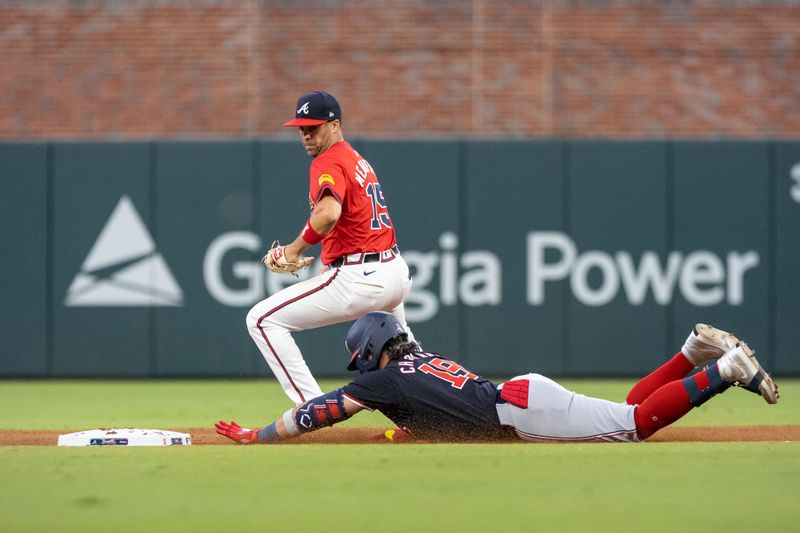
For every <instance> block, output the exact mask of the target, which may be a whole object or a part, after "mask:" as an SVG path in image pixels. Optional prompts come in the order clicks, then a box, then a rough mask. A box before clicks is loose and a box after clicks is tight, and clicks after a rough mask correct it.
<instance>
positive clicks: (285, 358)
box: [247, 91, 411, 404]
mask: <svg viewBox="0 0 800 533" xmlns="http://www.w3.org/2000/svg"><path fill="white" fill-rule="evenodd" d="M341 121H342V113H341V108H340V107H339V103H338V102H337V101H336V99H335V98H334V97H333V96H332V95H330V94H328V93H325V92H321V91H315V92H312V93H308V94H304V95H302V96H301V97H300V98H299V99H298V101H297V108H296V112H295V118H294V119H293V120H290V121H289V122H286V123H285V124H284V126H293V127H297V128H299V131H300V139H301V142H302V143H303V147H304V148H305V150H306V153H308V155H309V156H311V157H313V158H314V159H313V161H312V163H311V170H310V176H309V204H310V207H311V215H310V217H309V219H308V221H307V222H306V224H305V227H304V228H303V230H302V231H301V232H300V235H298V236H297V238H296V239H295V240H294V241H293V242H291V243H290V244H287V245H286V246H282V247H279V248H275V249H273V250H271V251H270V254H269V255H271V257H269V256H268V257H267V258H266V259H267V264H268V266H269V265H270V263H273V264H281V262H283V263H286V262H288V263H293V262H301V263H302V262H303V260H304V259H303V252H305V251H306V250H307V249H308V248H310V247H311V246H314V245H315V244H318V243H320V244H321V245H322V254H321V259H322V263H323V264H324V265H326V266H327V267H328V268H327V269H326V270H324V271H323V272H322V273H320V274H318V275H317V276H315V277H313V278H311V279H308V280H306V281H303V282H300V283H297V284H295V285H292V286H290V287H287V288H286V289H284V290H282V291H280V292H278V293H276V294H274V295H272V296H270V297H269V298H267V299H266V300H263V301H261V302H259V303H258V304H256V305H255V306H254V307H253V308H252V309H251V310H250V312H249V313H248V315H247V329H248V332H249V333H250V336H251V337H252V338H253V340H254V341H255V343H256V345H257V346H258V348H259V350H261V353H262V354H263V356H264V358H265V359H266V360H267V363H268V364H269V366H270V368H271V369H272V371H273V372H274V374H275V376H276V377H277V379H278V381H279V382H280V384H281V385H282V386H283V390H284V391H286V394H287V395H288V396H289V398H291V399H292V400H293V401H294V402H295V403H297V404H299V403H304V402H306V401H307V400H309V399H311V398H314V397H317V396H320V395H321V394H322V391H321V390H320V388H319V385H318V384H317V382H316V380H315V379H314V377H313V376H312V375H311V372H310V371H309V369H308V366H307V365H306V363H305V361H304V360H303V356H302V354H301V353H300V350H299V349H298V347H297V345H296V344H295V342H294V339H293V338H292V336H291V332H294V331H302V330H307V329H313V328H318V327H322V326H327V325H330V324H336V323H339V322H345V321H349V320H354V319H356V318H358V317H359V316H361V315H363V314H364V313H367V312H370V311H386V312H389V313H391V314H392V315H393V316H395V317H396V318H397V320H398V321H399V322H400V323H402V324H403V326H404V327H407V324H406V319H405V312H404V309H403V300H404V299H405V297H406V296H407V295H408V293H409V291H410V290H411V277H410V274H409V269H408V265H407V264H406V262H405V261H404V260H403V258H402V256H401V255H400V252H399V250H398V248H397V240H396V237H395V231H394V226H393V225H392V220H391V218H390V217H389V212H388V209H387V206H386V201H385V199H384V196H383V192H382V191H381V186H380V183H378V177H377V176H376V175H375V171H374V170H373V168H372V166H371V165H370V164H369V163H368V162H367V160H366V159H364V158H363V157H361V155H360V154H359V153H358V152H356V151H355V150H354V149H353V147H352V146H350V144H349V143H348V142H347V141H346V140H345V139H344V135H343V132H342V123H341Z"/></svg>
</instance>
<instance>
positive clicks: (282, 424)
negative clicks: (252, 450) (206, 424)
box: [214, 389, 364, 444]
mask: <svg viewBox="0 0 800 533" xmlns="http://www.w3.org/2000/svg"><path fill="white" fill-rule="evenodd" d="M363 408H364V407H363V406H361V405H359V404H357V403H355V402H353V401H352V400H350V398H348V397H347V395H346V394H344V392H343V389H337V390H335V391H333V392H329V393H328V394H323V395H322V396H317V397H316V398H314V399H313V400H309V401H307V402H306V403H304V404H302V405H299V406H297V407H293V408H292V409H289V410H288V411H286V412H285V413H283V416H281V417H280V418H278V419H277V420H275V421H274V422H273V423H272V424H270V425H268V426H266V427H264V428H262V429H260V430H256V429H249V428H243V427H241V426H239V424H237V423H236V422H224V421H222V420H220V421H219V422H217V423H216V424H214V425H215V426H216V428H217V433H218V434H220V435H222V436H225V437H228V438H229V439H231V440H234V441H236V442H238V443H239V444H255V443H259V444H267V443H270V442H275V441H279V440H283V439H288V438H291V437H295V436H297V435H300V434H301V433H308V432H310V431H316V430H318V429H320V428H324V427H328V426H332V425H333V424H336V423H338V422H341V421H343V420H347V419H348V418H350V417H351V416H353V415H354V414H356V413H357V412H359V411H361V410H362V409H363Z"/></svg>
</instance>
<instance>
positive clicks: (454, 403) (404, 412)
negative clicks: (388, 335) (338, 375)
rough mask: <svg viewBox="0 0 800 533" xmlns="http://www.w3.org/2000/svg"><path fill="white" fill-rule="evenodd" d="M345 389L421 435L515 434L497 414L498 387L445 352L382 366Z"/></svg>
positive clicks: (436, 437)
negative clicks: (444, 354)
mask: <svg viewBox="0 0 800 533" xmlns="http://www.w3.org/2000/svg"><path fill="white" fill-rule="evenodd" d="M342 391H343V393H344V394H345V396H347V397H348V399H350V400H351V401H353V402H355V403H357V404H359V405H361V406H363V407H366V408H367V409H370V410H374V409H377V410H378V411H380V412H381V413H383V414H384V415H385V416H386V417H387V418H388V419H389V420H391V421H392V422H394V423H395V424H397V426H398V427H399V428H402V429H404V430H406V431H408V432H409V433H411V434H412V435H413V436H415V437H416V438H418V439H425V440H479V439H487V440H488V439H500V438H507V437H510V436H513V435H514V431H513V429H512V428H509V427H506V426H502V425H501V424H500V420H499V419H498V417H497V409H496V408H495V405H496V403H497V402H498V392H497V386H496V385H495V384H494V383H492V382H491V381H489V380H488V379H485V378H482V377H480V376H478V375H476V374H474V373H472V372H470V371H469V370H467V369H466V368H464V367H463V366H461V365H459V364H458V363H456V362H455V361H451V360H449V359H445V358H444V357H442V356H441V355H439V354H435V353H427V352H419V353H413V354H408V355H404V356H403V357H401V358H400V359H399V360H393V361H390V362H389V364H388V365H387V366H386V367H385V368H383V369H381V370H376V371H373V372H366V373H364V374H361V375H360V376H359V377H357V378H356V379H354V380H353V381H351V382H350V383H348V384H347V385H345V386H344V387H343V388H342Z"/></svg>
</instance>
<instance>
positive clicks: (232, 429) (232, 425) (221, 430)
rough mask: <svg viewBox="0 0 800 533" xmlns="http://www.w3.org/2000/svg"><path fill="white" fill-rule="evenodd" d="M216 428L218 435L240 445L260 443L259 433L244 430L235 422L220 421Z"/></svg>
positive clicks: (253, 430) (252, 430)
mask: <svg viewBox="0 0 800 533" xmlns="http://www.w3.org/2000/svg"><path fill="white" fill-rule="evenodd" d="M214 426H215V427H216V428H217V433H218V434H219V435H222V436H223V437H228V438H229V439H231V440H232V441H236V442H237V443H239V444H255V443H257V442H258V431H257V430H255V429H248V428H243V427H241V426H240V425H239V424H237V423H236V422H234V421H233V420H231V421H230V422H225V421H223V420H220V421H219V422H217V423H216V424H214Z"/></svg>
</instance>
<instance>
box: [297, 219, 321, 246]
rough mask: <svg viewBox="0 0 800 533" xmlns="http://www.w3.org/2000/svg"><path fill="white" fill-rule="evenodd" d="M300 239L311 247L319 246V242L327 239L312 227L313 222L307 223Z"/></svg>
mask: <svg viewBox="0 0 800 533" xmlns="http://www.w3.org/2000/svg"><path fill="white" fill-rule="evenodd" d="M300 237H302V238H303V240H304V241H306V242H307V243H308V244H311V245H314V244H317V243H318V242H319V241H321V240H322V239H324V238H325V237H324V235H320V234H319V233H317V231H316V230H315V229H314V228H312V227H311V221H308V222H306V225H305V227H304V228H303V231H302V232H301V233H300Z"/></svg>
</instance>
